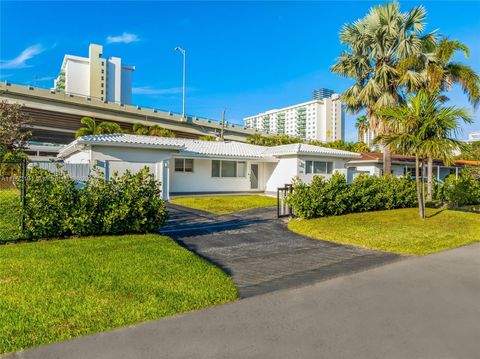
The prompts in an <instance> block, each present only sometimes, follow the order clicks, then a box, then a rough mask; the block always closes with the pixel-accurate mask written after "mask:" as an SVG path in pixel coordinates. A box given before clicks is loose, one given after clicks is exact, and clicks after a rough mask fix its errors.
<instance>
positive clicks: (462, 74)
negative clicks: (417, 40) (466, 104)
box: [398, 37, 480, 201]
mask: <svg viewBox="0 0 480 359" xmlns="http://www.w3.org/2000/svg"><path fill="white" fill-rule="evenodd" d="M457 52H462V53H463V54H464V55H465V57H466V58H468V57H469V48H468V46H467V45H465V44H463V43H461V42H459V41H455V40H449V39H448V38H445V37H443V38H442V39H441V40H440V41H439V42H438V44H436V45H435V46H431V44H430V45H429V44H425V50H424V54H420V55H417V56H411V57H409V58H407V59H405V60H403V61H401V62H400V63H399V65H398V71H399V74H400V77H401V83H402V84H404V85H405V86H406V87H407V89H408V90H409V91H412V92H413V91H419V90H425V91H428V92H429V93H431V94H434V93H440V97H439V98H440V99H441V100H442V101H446V100H447V99H448V98H447V97H446V94H445V92H446V91H448V90H450V89H451V88H452V86H453V84H455V83H457V84H459V85H460V86H461V87H462V89H463V91H464V93H465V94H466V95H467V97H468V100H469V101H470V103H471V104H472V105H473V106H474V107H477V106H478V104H479V103H480V76H479V75H478V74H477V73H476V72H475V70H473V69H472V68H471V67H469V66H467V65H465V64H462V63H459V62H454V61H453V57H454V56H455V54H456V53H457ZM412 71H415V72H416V73H418V76H417V77H415V81H412V80H411V78H412V77H411V76H408V73H409V72H412ZM427 178H428V180H427V199H428V200H429V201H431V200H432V187H433V158H432V157H429V158H428V175H427Z"/></svg>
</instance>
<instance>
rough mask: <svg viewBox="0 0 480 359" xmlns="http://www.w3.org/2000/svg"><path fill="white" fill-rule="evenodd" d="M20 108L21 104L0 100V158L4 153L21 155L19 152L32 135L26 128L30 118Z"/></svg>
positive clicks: (11, 155)
mask: <svg viewBox="0 0 480 359" xmlns="http://www.w3.org/2000/svg"><path fill="white" fill-rule="evenodd" d="M22 108H23V105H21V104H11V103H8V102H7V101H0V160H2V159H3V158H4V156H6V154H9V155H8V156H9V158H14V157H15V158H16V157H18V156H20V157H22V155H21V152H22V151H23V150H24V149H25V145H26V142H27V141H28V140H29V139H30V138H31V136H32V133H31V131H29V129H28V126H29V125H30V124H31V119H30V117H29V116H28V115H27V114H26V113H25V112H24V111H22ZM22 158H23V157H22Z"/></svg>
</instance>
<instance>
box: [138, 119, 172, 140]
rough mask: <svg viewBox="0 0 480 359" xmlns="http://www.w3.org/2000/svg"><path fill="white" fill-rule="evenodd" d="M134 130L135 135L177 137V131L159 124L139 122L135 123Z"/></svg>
mask: <svg viewBox="0 0 480 359" xmlns="http://www.w3.org/2000/svg"><path fill="white" fill-rule="evenodd" d="M132 132H133V134H135V135H142V136H157V137H175V132H173V131H170V130H167V129H166V128H163V127H160V126H158V125H152V126H148V125H145V124H143V123H139V122H137V123H135V124H134V125H133V127H132Z"/></svg>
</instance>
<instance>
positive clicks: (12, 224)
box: [0, 189, 21, 240]
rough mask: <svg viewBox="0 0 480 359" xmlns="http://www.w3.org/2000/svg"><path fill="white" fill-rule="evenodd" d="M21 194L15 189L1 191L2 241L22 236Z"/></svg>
mask: <svg viewBox="0 0 480 359" xmlns="http://www.w3.org/2000/svg"><path fill="white" fill-rule="evenodd" d="M19 211H20V192H19V191H18V190H14V189H3V190H0V240H8V239H15V238H18V237H19V236H20V234H21V233H20V225H21V221H20V212H19Z"/></svg>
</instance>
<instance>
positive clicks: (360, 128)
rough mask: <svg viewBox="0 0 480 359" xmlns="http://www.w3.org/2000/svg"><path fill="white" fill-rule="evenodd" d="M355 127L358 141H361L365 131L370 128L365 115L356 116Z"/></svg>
mask: <svg viewBox="0 0 480 359" xmlns="http://www.w3.org/2000/svg"><path fill="white" fill-rule="evenodd" d="M355 128H356V129H357V133H358V142H363V138H364V137H365V133H366V132H367V131H368V130H369V129H370V127H369V125H368V118H367V116H360V117H358V118H357V121H356V122H355Z"/></svg>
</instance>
